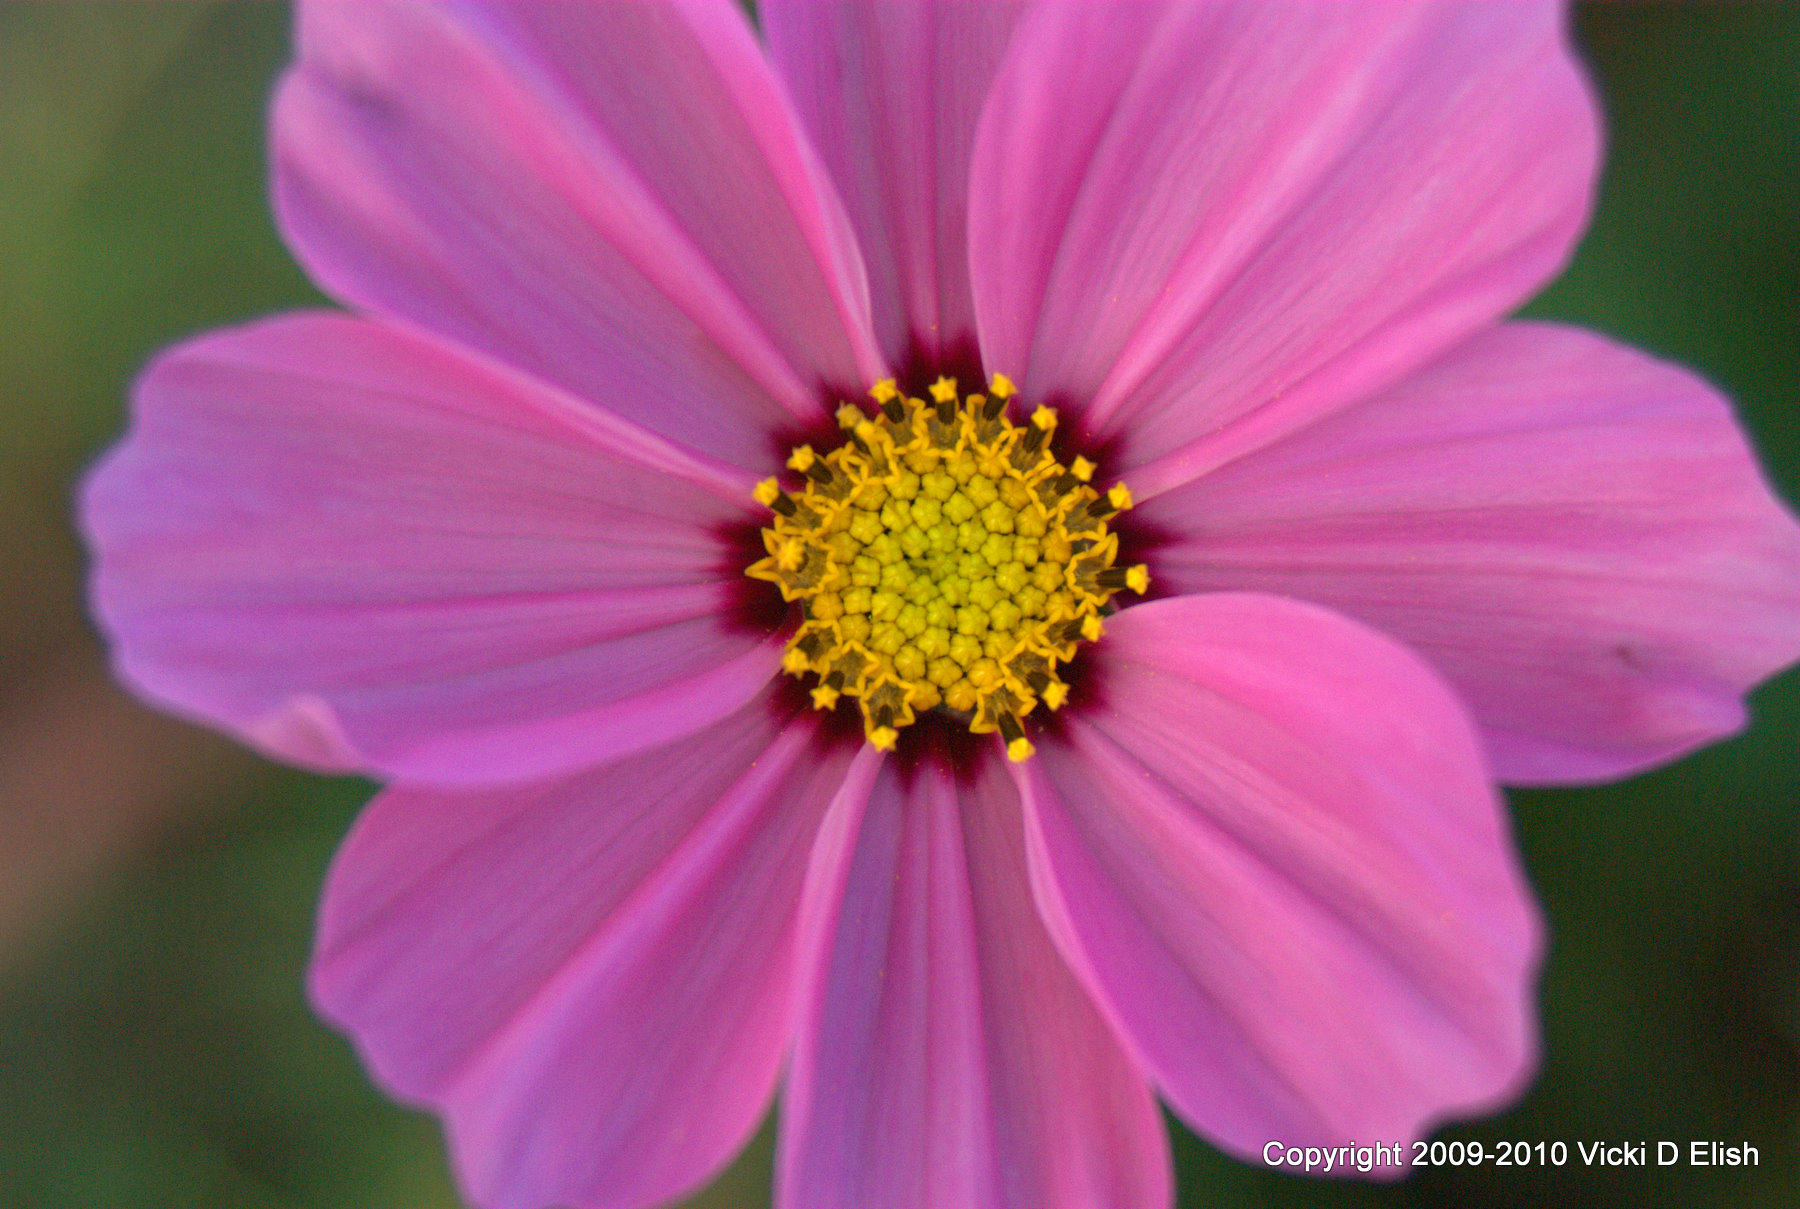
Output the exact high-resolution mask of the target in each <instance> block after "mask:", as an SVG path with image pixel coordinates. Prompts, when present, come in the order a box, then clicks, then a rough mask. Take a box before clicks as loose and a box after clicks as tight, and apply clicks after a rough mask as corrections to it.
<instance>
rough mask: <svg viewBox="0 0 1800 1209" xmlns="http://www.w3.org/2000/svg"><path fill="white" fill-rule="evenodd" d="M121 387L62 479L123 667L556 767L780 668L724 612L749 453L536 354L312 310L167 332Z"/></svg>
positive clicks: (319, 732)
mask: <svg viewBox="0 0 1800 1209" xmlns="http://www.w3.org/2000/svg"><path fill="white" fill-rule="evenodd" d="M134 407H135V411H134V417H133V426H132V429H131V432H130V433H129V435H128V436H127V438H126V440H125V442H124V444H123V445H121V446H120V447H119V448H118V449H117V450H115V451H114V452H113V453H112V454H111V455H110V456H109V457H108V459H107V460H106V461H105V462H104V463H103V464H102V465H101V466H100V467H99V468H98V469H97V470H96V471H95V472H94V475H93V477H92V478H91V480H90V481H89V483H88V485H87V488H86V495H85V499H84V502H83V507H84V514H85V515H84V523H85V527H86V530H87V532H88V535H89V541H90V543H91V545H92V547H93V548H94V550H95V556H96V560H97V566H96V570H95V580H94V589H93V591H94V602H95V608H96V611H97V613H98V616H99V617H100V620H101V623H102V625H103V626H104V628H105V629H106V630H107V632H108V634H109V636H110V637H111V638H112V641H113V649H114V652H115V657H116V659H117V661H118V666H119V669H120V672H121V674H122V675H123V676H124V677H125V678H126V679H127V680H128V681H129V682H130V683H132V684H133V685H135V686H136V687H137V688H138V689H139V691H141V692H143V693H144V694H145V695H146V696H148V697H150V698H152V699H154V700H156V701H159V702H161V703H163V704H165V705H167V706H169V707H170V708H173V709H175V710H177V711H178V712H181V713H185V714H188V715H191V716H195V717H198V718H200V719H203V720H205V721H207V722H210V723H212V724H214V725H217V726H221V727H224V728H226V729H228V730H232V731H234V732H236V733H237V734H239V735H240V736H241V737H244V738H246V739H247V740H249V741H250V742H252V743H253V744H256V745H257V746H259V747H261V748H263V749H264V750H265V751H268V752H270V753H272V754H274V755H276V756H279V757H283V758H286V759H291V760H295V761H298V762H300V763H304V764H311V765H315V766H323V767H328V768H360V769H364V770H368V771H372V772H375V773H379V774H382V775H388V776H399V777H407V778H411V779H419V780H428V781H440V782H452V783H463V782H473V781H494V780H504V779H509V778H521V777H528V776H540V775H544V776H547V775H552V774H555V773H558V772H562V771H567V770H570V769H574V768H579V767H583V766H586V765H590V764H593V763H595V762H597V761H600V760H604V759H607V758H610V757H611V756H613V755H615V754H618V753H621V752H625V751H629V750H632V749H634V748H637V747H641V746H644V745H646V744H651V743H659V742H662V741H663V740H665V739H668V738H671V737H674V736H676V735H682V734H687V733H689V732H690V731H693V730H697V729H699V728H700V727H702V726H705V725H706V724H708V723H709V722H712V721H714V720H715V719H718V718H720V717H723V716H724V715H726V714H728V713H730V712H732V711H733V710H735V709H736V708H738V707H739V706H740V705H742V704H743V703H744V702H745V701H747V700H749V699H750V698H751V696H753V695H754V694H755V693H757V692H758V691H759V690H760V689H761V688H762V686H763V685H765V684H766V683H767V682H768V680H769V678H770V677H771V676H772V675H774V673H775V669H776V666H777V664H778V661H779V658H780V652H781V641H780V639H779V638H778V637H771V636H769V635H766V634H762V633H759V632H755V631H750V632H740V631H734V630H733V629H731V628H729V627H728V625H727V624H726V622H727V617H728V615H727V610H728V608H729V606H730V603H731V601H732V600H733V593H734V592H735V591H736V590H737V587H738V572H737V571H736V570H735V569H733V568H730V567H728V566H726V565H725V564H724V560H725V559H726V558H727V552H726V549H725V543H723V542H722V541H721V540H720V539H719V537H718V536H717V535H716V534H717V531H718V530H719V529H720V528H721V527H722V526H724V525H727V524H730V523H733V522H739V523H741V522H742V521H743V520H744V519H745V518H746V517H747V516H748V510H747V504H748V501H749V496H748V495H747V494H745V493H746V492H747V491H748V489H749V486H750V483H749V480H748V478H747V477H746V476H743V475H741V474H738V473H733V474H730V475H727V474H725V473H723V472H720V471H719V470H717V469H715V468H712V467H709V466H707V465H704V464H702V463H699V462H696V461H695V460H694V459H692V458H691V457H688V456H686V455H683V454H680V453H677V452H675V451H673V450H671V449H669V448H668V447H667V446H665V445H664V444H663V443H662V442H660V441H659V440H657V439H656V438H654V437H650V436H647V435H645V434H644V433H642V432H641V431H638V430H635V429H632V428H631V427H630V426H629V425H626V424H624V423H622V422H620V421H617V420H613V419H611V418H609V417H608V416H607V415H605V414H604V413H599V412H596V411H594V410H593V409H591V408H587V407H585V406H583V405H582V404H580V403H579V402H576V401H574V400H571V399H569V398H568V397H567V396H565V395H562V394H560V393H559V392H556V391H554V390H550V389H548V388H545V387H542V386H539V385H537V384H535V383H533V382H532V381H530V380H529V379H525V378H523V377H521V376H518V375H513V374H509V373H506V372H503V371H500V370H497V369H495V368H493V367H491V366H483V365H480V364H477V363H475V362H473V361H470V360H468V359H465V358H464V357H462V356H461V355H459V354H455V353H452V352H450V351H448V350H447V349H446V348H445V347H444V346H442V345H440V344H437V343H436V342H435V341H432V340H429V339H422V338H419V337H416V336H409V335H404V334H401V333H400V332H397V331H395V330H393V329H389V328H384V327H381V326H378V325H376V324H372V323H369V322H366V321H363V320H357V319H351V318H348V317H344V316H339V315H327V314H312V315H302V316H293V317H289V318H284V319H276V320H272V321H269V322H266V323H263V324H260V325H257V326H254V327H248V328H241V329H238V330H236V331H229V332H224V333H220V334H215V335H212V336H207V337H204V338H202V339H200V340H196V341H194V342H193V343H190V344H187V345H184V346H182V347H180V348H177V349H175V350H174V351H172V352H170V353H167V354H165V355H164V356H163V357H162V358H161V359H159V360H158V361H157V362H156V363H155V364H154V365H152V367H151V368H150V369H149V370H148V371H147V372H146V373H145V374H144V376H143V378H142V379H140V380H139V382H138V385H137V390H136V394H135V398H134Z"/></svg>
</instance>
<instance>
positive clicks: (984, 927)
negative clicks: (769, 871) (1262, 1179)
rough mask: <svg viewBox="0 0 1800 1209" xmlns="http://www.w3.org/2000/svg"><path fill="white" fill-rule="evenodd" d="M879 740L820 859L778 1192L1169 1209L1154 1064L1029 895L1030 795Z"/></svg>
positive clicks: (817, 1199) (815, 1207)
mask: <svg viewBox="0 0 1800 1209" xmlns="http://www.w3.org/2000/svg"><path fill="white" fill-rule="evenodd" d="M985 768H986V771H985V772H984V773H983V774H982V775H981V777H980V779H979V780H978V781H976V782H975V783H973V784H968V783H958V782H957V781H956V780H954V779H953V778H952V776H951V775H950V774H949V773H947V772H946V771H945V770H943V769H942V768H940V767H938V766H936V765H934V764H930V763H927V764H925V765H923V766H922V767H920V768H918V769H917V770H916V779H913V780H912V781H911V782H910V783H907V782H906V781H903V779H902V775H901V774H900V773H899V772H897V771H896V770H895V768H894V766H893V764H892V763H891V762H886V763H878V758H877V757H876V756H875V753H874V752H873V751H872V750H869V751H866V752H865V754H864V756H863V757H862V759H861V760H860V762H859V764H858V767H857V769H856V770H855V771H853V773H852V774H851V776H850V777H849V778H848V780H847V781H846V784H845V787H844V791H843V793H842V794H841V795H840V796H839V798H838V800H837V801H836V802H834V803H833V804H832V808H831V813H830V815H829V816H828V818H827V821H826V823H825V826H824V829H823V830H822V832H821V837H820V844H819V847H818V850H817V851H816V853H815V857H814V862H813V867H812V869H811V871H810V872H809V874H808V879H807V890H806V903H805V906H804V908H803V921H804V922H803V924H802V951H803V952H804V953H805V954H806V955H807V957H806V960H807V962H808V966H807V967H806V968H807V970H808V976H807V979H806V984H805V985H806V990H805V992H804V998H803V1001H802V1002H803V1006H802V1008H801V1018H800V1026H799V1035H798V1038H797V1041H796V1043H795V1053H794V1060H793V1069H792V1071H791V1073H790V1074H789V1076H788V1084H787V1091H786V1093H785V1095H784V1098H783V1101H782V1108H781V1137H780V1144H779V1160H780V1172H779V1191H778V1195H777V1198H776V1203H777V1204H778V1205H780V1206H781V1207H782V1209H842V1207H844V1206H851V1205H854V1206H856V1207H857V1209H919V1207H920V1206H930V1207H931V1209H1003V1207H1004V1209H1164V1207H1166V1206H1167V1205H1169V1204H1170V1201H1171V1196H1172V1194H1171V1190H1170V1186H1169V1159H1168V1154H1167V1142H1166V1139H1165V1136H1164V1128H1163V1124H1162V1121H1161V1118H1160V1116H1159V1114H1158V1113H1157V1111H1156V1105H1155V1102H1154V1101H1153V1100H1152V1099H1151V1097H1150V1094H1149V1091H1148V1089H1147V1087H1146V1086H1145V1083H1144V1081H1143V1078H1142V1076H1140V1075H1139V1074H1138V1072H1137V1071H1136V1070H1135V1069H1134V1068H1133V1067H1132V1064H1131V1062H1130V1061H1129V1060H1128V1059H1127V1058H1126V1056H1125V1054H1124V1053H1123V1051H1121V1050H1120V1048H1119V1046H1118V1043H1117V1042H1116V1041H1115V1040H1114V1039H1113V1036H1112V1034H1111V1033H1110V1031H1109V1030H1108V1028H1107V1026H1106V1024H1105V1023H1104V1022H1103V1021H1102V1020H1101V1019H1100V1017H1099V1016H1098V1014H1097V1013H1096V1012H1095V1010H1094V1008H1093V1006H1092V1004H1091V1003H1090V1002H1089V1001H1088V998H1087V996H1086V994H1085V993H1084V992H1083V991H1082V989H1081V987H1080V985H1079V984H1078V983H1077V982H1076V981H1075V979H1074V978H1073V976H1072V975H1071V974H1070V972H1069V970H1068V968H1067V967H1066V966H1065V965H1064V964H1063V962H1062V959H1061V958H1060V957H1059V956H1058V955H1057V953H1056V950H1055V947H1054V946H1053V945H1052V943H1051V941H1050V938H1049V937H1048V936H1047V935H1046V934H1045V932H1044V929H1043V925H1042V923H1041V922H1040V921H1039V920H1038V918H1037V916H1036V913H1035V910H1034V908H1033V906H1032V901H1031V892H1030V887H1029V885H1028V882H1027V879H1026V873H1025V854H1024V845H1023V837H1022V834H1021V830H1020V820H1019V807H1018V800H1017V796H1016V794H1015V793H1014V791H1013V789H1012V787H1011V785H1010V784H1008V783H1007V782H1006V780H1005V777H1004V775H1003V774H1001V773H999V771H998V767H997V761H989V762H988V763H987V764H986V766H985Z"/></svg>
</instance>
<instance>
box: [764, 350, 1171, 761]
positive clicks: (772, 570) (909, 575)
mask: <svg viewBox="0 0 1800 1209" xmlns="http://www.w3.org/2000/svg"><path fill="white" fill-rule="evenodd" d="M927 393H928V394H929V395H930V396H931V400H932V401H931V402H930V403H927V402H926V401H924V400H922V399H914V398H908V397H907V396H905V395H904V394H903V393H902V392H901V391H900V389H899V386H898V385H897V384H896V383H895V382H894V381H893V380H892V379H884V380H883V381H881V382H877V383H876V384H875V385H874V387H872V388H871V389H870V391H869V397H870V398H871V399H872V400H873V401H874V402H875V404H876V405H877V409H878V410H877V411H876V414H875V415H874V416H873V417H871V416H870V415H869V414H868V413H867V412H865V411H864V410H862V409H861V408H859V407H856V406H854V405H851V404H848V403H846V404H844V405H843V406H841V407H839V408H838V411H837V420H838V426H839V427H840V428H841V429H843V430H845V432H846V433H849V434H853V435H851V436H849V437H847V439H846V442H845V443H844V444H843V445H840V446H839V447H838V448H836V449H833V450H830V451H828V452H826V453H823V454H821V453H818V452H816V451H815V450H814V449H813V448H812V447H811V446H809V445H802V446H800V447H798V448H796V449H795V450H794V451H793V454H792V456H791V457H789V459H788V462H787V464H788V467H789V468H790V469H792V470H794V471H797V472H799V474H801V475H804V476H805V477H804V479H803V480H802V482H801V484H800V486H799V489H798V490H795V491H794V492H792V493H791V494H788V493H784V492H783V490H782V487H781V484H780V483H779V482H778V481H777V480H775V479H766V480H764V481H763V482H761V483H758V484H757V486H756V490H755V493H754V494H755V497H756V500H757V502H758V503H760V504H762V505H763V506H764V507H768V508H771V509H773V510H774V512H775V516H774V517H773V519H772V522H771V523H770V525H769V526H768V527H767V528H765V529H764V530H763V544H764V547H765V548H766V549H767V550H768V552H769V556H768V557H767V558H764V559H762V560H760V561H758V562H757V563H755V564H754V565H752V566H751V567H750V568H749V571H748V573H749V574H750V575H751V576H753V577H754V578H757V579H762V580H767V581H769V582H770V583H773V584H775V585H776V586H777V587H779V588H780V589H781V593H782V596H783V597H784V598H785V599H787V600H789V601H798V602H800V604H801V606H802V611H803V615H804V620H803V621H802V623H801V625H800V627H799V629H798V630H797V631H796V632H795V634H794V636H793V638H792V639H791V640H790V641H789V644H788V649H787V651H786V652H785V653H784V655H783V656H782V662H781V666H782V670H783V671H785V672H787V673H788V674H789V675H793V676H805V675H808V674H811V675H813V676H816V677H818V680H819V683H818V684H817V685H816V686H815V687H814V688H813V690H812V701H813V705H814V707H815V708H817V709H832V708H834V707H836V705H837V704H838V702H839V700H840V699H841V698H842V697H853V698H855V699H856V700H857V703H858V706H859V708H860V709H861V711H862V715H863V732H864V734H865V735H866V737H867V738H868V740H869V742H870V743H872V744H874V745H875V747H876V748H878V749H880V750H882V751H889V750H892V749H893V747H894V745H895V744H896V743H897V742H898V740H899V732H900V731H901V730H902V729H903V728H905V727H907V726H909V725H911V724H912V723H913V722H914V721H916V720H917V718H918V715H919V714H920V713H923V712H924V711H926V710H930V709H936V710H939V711H941V712H946V713H948V714H950V715H951V716H953V717H955V718H957V719H958V720H959V721H961V722H962V723H964V724H966V725H967V726H968V727H969V729H970V730H971V731H973V732H975V733H976V734H988V733H992V732H996V731H997V732H999V734H1000V736H1001V739H1002V740H1003V742H1004V743H1005V746H1006V754H1007V756H1008V757H1009V758H1010V759H1013V760H1024V759H1027V758H1029V757H1030V756H1031V754H1032V752H1033V750H1034V748H1033V746H1032V743H1031V740H1030V739H1029V738H1027V737H1026V734H1025V730H1024V726H1023V724H1022V723H1021V719H1023V718H1026V717H1028V716H1029V715H1030V714H1031V712H1032V711H1033V710H1034V709H1035V708H1036V707H1037V705H1038V704H1039V703H1040V702H1042V703H1043V705H1044V706H1045V707H1046V709H1049V710H1055V709H1060V708H1061V707H1062V706H1063V704H1064V703H1065V702H1067V700H1068V696H1069V688H1068V685H1067V684H1066V683H1064V682H1063V680H1062V679H1061V677H1060V676H1059V675H1058V674H1057V669H1058V667H1059V665H1060V664H1061V663H1062V662H1064V661H1066V660H1067V659H1068V658H1069V657H1070V655H1071V654H1072V652H1073V649H1074V646H1075V645H1076V644H1077V643H1079V642H1082V641H1090V642H1091V641H1093V640H1094V639H1096V638H1099V637H1100V635H1101V633H1102V626H1101V620H1100V619H1101V616H1102V615H1103V614H1104V613H1106V612H1110V611H1111V605H1110V603H1109V602H1110V601H1111V599H1112V597H1113V595H1114V594H1115V593H1117V592H1118V591H1120V590H1122V589H1123V588H1130V589H1131V590H1132V591H1134V592H1137V593H1140V594H1141V593H1142V592H1144V591H1145V590H1146V589H1147V588H1148V587H1149V582H1150V581H1149V571H1148V570H1147V569H1146V568H1145V567H1144V566H1142V565H1138V566H1134V567H1131V568H1129V569H1124V568H1118V569H1115V568H1114V567H1113V560H1114V559H1115V558H1116V557H1117V553H1118V545H1119V542H1118V537H1117V535H1116V534H1114V533H1111V532H1110V531H1109V530H1108V528H1107V521H1108V520H1109V519H1110V518H1111V517H1112V516H1113V515H1114V514H1116V513H1118V512H1121V511H1124V510H1125V509H1127V508H1129V507H1131V502H1132V501H1131V492H1130V491H1129V490H1127V489H1126V487H1125V485H1124V484H1123V483H1116V484H1114V485H1113V486H1112V488H1111V489H1110V490H1109V491H1107V493H1106V494H1105V495H1104V496H1102V495H1101V494H1100V493H1099V492H1098V491H1096V490H1095V489H1094V488H1093V487H1090V486H1088V485H1087V484H1088V483H1089V481H1090V480H1091V479H1092V478H1093V476H1094V471H1095V467H1094V464H1093V463H1092V462H1089V461H1088V460H1087V459H1085V458H1079V457H1078V458H1075V459H1074V460H1073V461H1071V462H1070V463H1069V464H1068V465H1066V466H1065V465H1064V464H1063V463H1061V462H1059V461H1058V460H1057V459H1056V458H1055V456H1054V455H1053V454H1052V453H1051V451H1050V445H1051V443H1052V440H1051V438H1052V437H1053V434H1054V431H1055V428H1056V412H1055V411H1054V410H1052V409H1051V408H1048V407H1038V408H1037V409H1036V410H1035V411H1033V412H1032V413H1031V418H1030V420H1029V422H1028V423H1026V424H1023V425H1019V424H1014V423H1013V422H1012V420H1011V419H1010V418H1008V416H1007V415H1006V407H1007V400H1009V399H1011V398H1012V397H1013V396H1014V395H1016V394H1017V389H1016V388H1015V387H1014V386H1013V384H1012V382H1011V381H1010V380H1009V379H1008V378H1007V377H1006V375H1004V374H995V375H994V377H993V380H992V381H991V383H990V384H989V386H988V394H986V395H983V394H979V393H971V394H968V395H965V396H961V397H959V396H958V393H957V387H956V381H955V379H953V378H939V379H938V380H937V381H936V382H934V383H932V385H931V386H930V388H929V389H928V391H927ZM1071 483H1073V484H1075V485H1074V486H1073V487H1072V488H1071V486H1070V484H1071Z"/></svg>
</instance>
